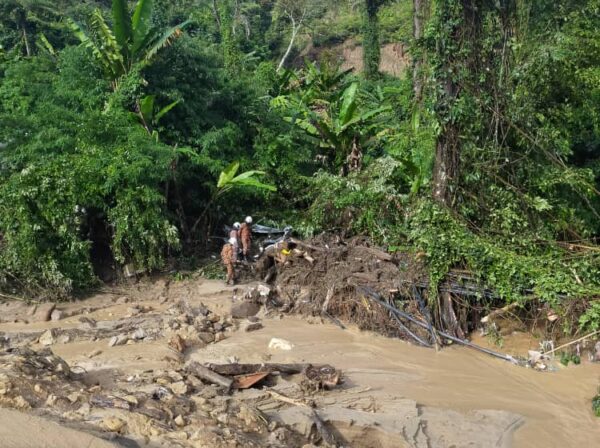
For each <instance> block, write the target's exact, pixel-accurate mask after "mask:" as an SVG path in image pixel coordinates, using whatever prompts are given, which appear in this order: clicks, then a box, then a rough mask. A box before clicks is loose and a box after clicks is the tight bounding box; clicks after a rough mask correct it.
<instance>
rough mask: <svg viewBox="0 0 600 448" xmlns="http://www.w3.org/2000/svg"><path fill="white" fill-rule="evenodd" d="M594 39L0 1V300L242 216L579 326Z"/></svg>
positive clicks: (587, 274)
mask: <svg viewBox="0 0 600 448" xmlns="http://www.w3.org/2000/svg"><path fill="white" fill-rule="evenodd" d="M599 35H600V1H599V0H577V1H567V0H558V1H553V2H548V1H535V2H521V1H509V0H501V1H491V0H490V1H483V2H481V1H474V0H428V1H425V0H415V1H408V0H389V1H367V0H365V1H364V2H350V1H342V2H335V1H324V2H311V1H295V2H287V1H283V0H262V1H252V0H237V1H233V0H214V1H212V0H211V1H208V0H207V1H201V2H191V1H189V0H176V1H166V0H137V1H135V2H132V1H130V2H128V1H125V0H112V2H105V1H102V2H101V1H91V0H90V1H86V2H77V1H72V0H60V1H59V2H54V3H49V2H43V1H42V2H33V1H25V0H0V289H6V290H9V291H22V292H23V293H28V294H43V295H52V296H58V297H66V296H68V295H69V294H71V293H73V292H74V291H77V290H82V289H85V288H88V287H90V286H92V285H94V284H95V283H96V282H98V281H99V279H106V278H107V275H108V274H106V272H105V269H104V268H105V267H106V266H109V267H111V269H110V270H111V272H113V273H114V272H118V271H119V269H118V268H119V267H121V266H122V265H124V264H127V263H131V262H133V263H135V264H136V265H137V266H139V267H141V268H145V269H160V268H162V267H164V266H165V265H166V264H168V263H175V262H182V260H187V261H188V262H190V261H193V260H195V259H198V258H201V257H203V256H205V255H206V254H207V253H208V252H209V251H210V250H213V249H214V248H211V242H212V240H211V238H210V237H211V236H213V235H214V234H215V232H217V231H218V229H219V228H220V227H221V226H222V224H224V223H227V222H231V221H232V220H234V219H235V217H236V216H245V215H248V214H252V215H254V216H256V219H258V220H261V219H262V220H264V221H265V222H266V221H267V220H268V222H270V223H281V224H284V223H290V222H293V224H294V227H295V228H296V229H298V230H299V231H300V232H301V233H302V234H303V236H310V235H313V234H316V233H318V232H321V231H324V230H331V229H334V230H335V231H336V232H340V233H341V234H344V235H357V234H364V235H368V236H369V237H370V238H372V239H373V240H374V241H375V242H376V243H378V244H382V245H385V246H386V247H387V248H388V249H390V250H406V251H411V252H414V253H419V254H422V256H423V258H424V260H425V262H426V263H427V266H428V269H429V275H430V278H431V285H432V286H431V288H432V292H435V288H436V285H437V284H438V282H439V281H441V280H442V279H443V278H444V276H445V275H446V274H447V273H448V272H449V270H450V269H452V268H462V269H469V270H470V271H472V272H474V273H475V275H476V277H477V279H478V281H480V282H481V284H482V285H484V286H485V287H488V288H491V289H493V290H494V291H496V292H497V293H498V294H499V295H500V296H501V297H502V298H503V299H504V300H506V301H509V302H514V301H519V302H525V301H527V300H530V299H531V298H532V297H533V298H535V299H536V300H541V301H544V302H546V303H549V304H551V305H552V306H554V307H556V308H560V307H563V308H568V307H569V303H573V301H578V302H577V303H583V309H584V310H585V309H589V310H590V311H589V313H588V314H584V317H583V318H582V319H583V320H582V325H584V326H588V327H593V326H594V325H598V322H599V321H600V317H598V313H597V308H598V306H597V303H598V302H594V299H595V298H597V297H598V296H600V263H599V261H600V260H599V257H600V247H599V246H598V244H597V243H598V237H599V235H600V68H599V67H600V40H599V39H598V36H599ZM355 49H359V50H360V51H361V53H360V55H361V56H362V57H356V56H355V54H354V53H353V51H355ZM392 50H393V52H392ZM391 54H393V55H394V56H390V55H391ZM353 55H354V56H353ZM359 60H360V64H359ZM390 64H400V65H401V66H402V67H403V72H402V73H401V74H400V75H399V76H392V75H390V74H389V73H388V72H386V70H385V67H386V65H390ZM359 65H360V66H361V67H364V71H363V72H360V71H358V70H356V69H353V68H352V67H358V66H359ZM434 296H435V294H432V297H434ZM594 310H596V311H594ZM594 313H595V314H594Z"/></svg>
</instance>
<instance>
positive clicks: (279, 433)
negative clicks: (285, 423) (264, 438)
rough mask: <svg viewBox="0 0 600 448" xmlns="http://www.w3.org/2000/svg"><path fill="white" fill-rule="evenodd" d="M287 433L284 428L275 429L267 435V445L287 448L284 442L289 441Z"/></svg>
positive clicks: (274, 447)
mask: <svg viewBox="0 0 600 448" xmlns="http://www.w3.org/2000/svg"><path fill="white" fill-rule="evenodd" d="M288 433H289V431H288V430H287V429H286V428H277V429H275V430H274V431H272V432H271V433H270V434H269V439H268V445H269V446H270V447H273V448H276V447H281V448H285V447H287V443H286V441H287V440H289V434H288Z"/></svg>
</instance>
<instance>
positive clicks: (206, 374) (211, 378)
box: [186, 362, 233, 390]
mask: <svg viewBox="0 0 600 448" xmlns="http://www.w3.org/2000/svg"><path fill="white" fill-rule="evenodd" d="M186 370H187V371H188V372H189V373H191V374H193V375H195V376H197V377H198V378H200V379H201V380H205V381H208V382H210V383H213V384H217V385H219V386H222V387H224V388H225V389H226V390H229V389H231V385H232V384H233V380H232V379H231V378H227V377H225V376H223V375H220V374H218V373H217V372H215V371H213V370H212V369H209V368H207V367H204V366H203V365H201V364H199V363H197V362H193V363H191V364H189V365H188V366H187V367H186Z"/></svg>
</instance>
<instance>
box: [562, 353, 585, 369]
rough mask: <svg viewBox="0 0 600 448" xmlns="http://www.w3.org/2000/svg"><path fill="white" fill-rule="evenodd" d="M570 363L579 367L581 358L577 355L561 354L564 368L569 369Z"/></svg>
mask: <svg viewBox="0 0 600 448" xmlns="http://www.w3.org/2000/svg"><path fill="white" fill-rule="evenodd" d="M570 362H572V363H573V364H575V365H576V366H578V365H579V364H581V358H580V357H579V356H578V355H576V354H575V353H567V352H561V354H560V363H561V364H562V365H563V366H565V367H567V366H568V365H569V363H570Z"/></svg>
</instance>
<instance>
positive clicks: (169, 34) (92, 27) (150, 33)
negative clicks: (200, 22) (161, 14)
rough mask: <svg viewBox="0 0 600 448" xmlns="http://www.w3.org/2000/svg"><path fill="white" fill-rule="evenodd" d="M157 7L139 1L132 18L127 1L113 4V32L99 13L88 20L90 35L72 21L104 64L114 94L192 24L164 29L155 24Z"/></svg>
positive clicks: (149, 1) (148, 1)
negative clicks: (120, 83) (134, 71)
mask: <svg viewBox="0 0 600 448" xmlns="http://www.w3.org/2000/svg"><path fill="white" fill-rule="evenodd" d="M153 7H154V0H138V1H137V3H136V6H135V8H134V11H133V14H130V12H129V10H128V7H127V0H112V16H113V23H112V28H111V27H110V26H109V25H108V24H107V23H106V20H105V19H104V17H103V16H102V13H101V12H100V10H99V9H96V10H95V11H94V12H93V13H92V14H91V16H90V18H89V20H88V31H87V33H86V31H84V29H83V28H82V27H81V26H80V25H79V24H77V23H76V22H75V21H73V20H71V19H69V26H70V27H71V30H72V31H73V33H74V34H75V36H76V37H77V38H78V39H79V41H80V42H81V43H82V45H84V46H85V47H86V48H88V49H89V50H90V51H91V52H92V54H93V55H94V57H95V58H96V60H97V61H98V62H99V63H100V65H101V66H102V68H103V70H104V72H105V73H106V76H107V77H108V78H109V80H110V81H111V84H112V86H113V89H114V90H116V89H117V87H118V81H119V79H120V78H121V77H122V76H124V75H126V74H127V73H129V72H130V71H131V70H132V69H133V67H134V66H136V65H137V64H142V65H144V64H148V63H150V62H151V61H152V59H153V57H154V56H155V55H156V53H157V52H158V51H159V50H160V49H161V48H164V47H166V46H169V45H170V44H171V43H172V42H173V41H174V39H176V38H177V37H179V36H180V35H181V34H182V30H183V28H185V27H186V26H187V25H188V24H189V23H190V21H189V20H186V21H185V22H183V23H180V24H179V25H176V26H174V27H171V28H168V29H160V28H158V27H156V26H154V25H153V24H152V10H153Z"/></svg>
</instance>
